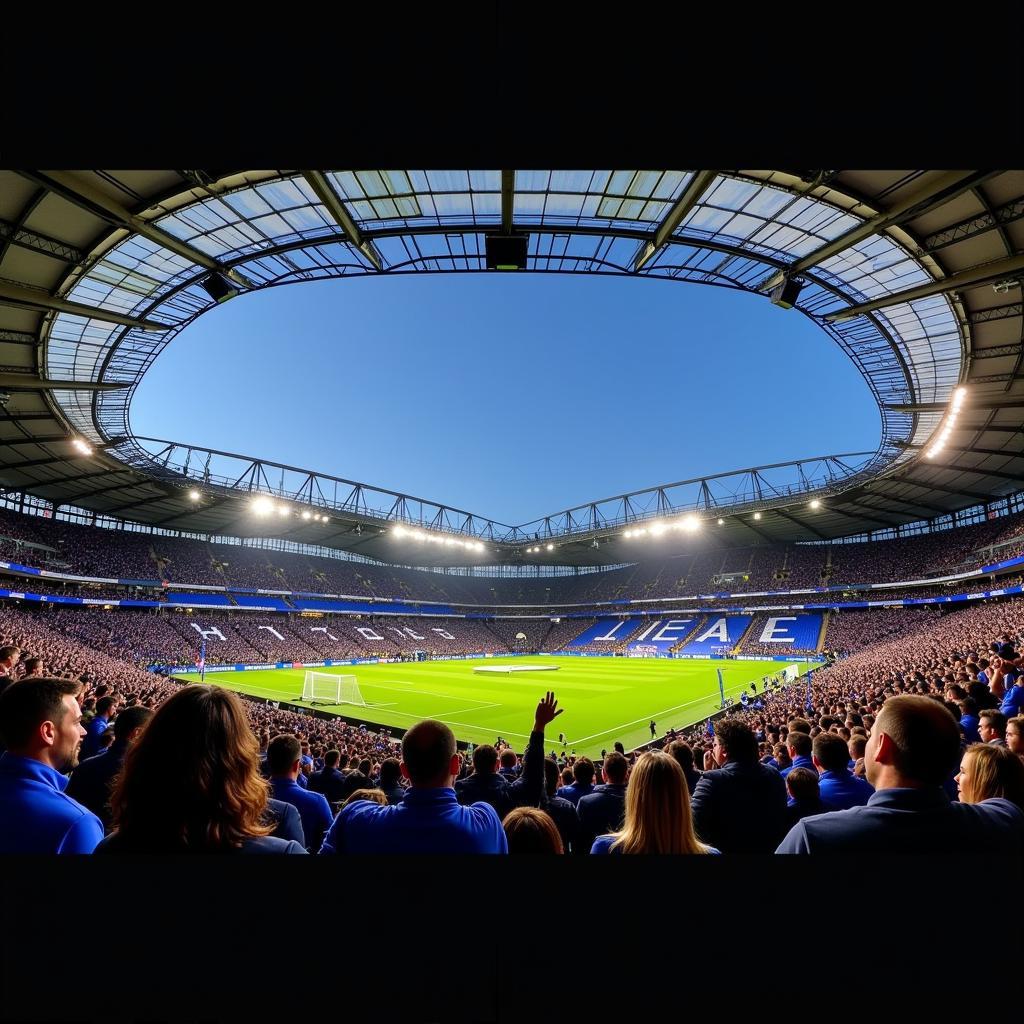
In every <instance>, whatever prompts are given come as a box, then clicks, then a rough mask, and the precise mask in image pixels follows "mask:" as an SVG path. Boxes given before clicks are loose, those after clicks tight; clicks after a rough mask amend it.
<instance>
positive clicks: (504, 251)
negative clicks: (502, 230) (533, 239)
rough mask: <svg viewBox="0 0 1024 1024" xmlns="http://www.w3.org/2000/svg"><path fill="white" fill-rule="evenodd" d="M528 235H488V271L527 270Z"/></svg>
mask: <svg viewBox="0 0 1024 1024" xmlns="http://www.w3.org/2000/svg"><path fill="white" fill-rule="evenodd" d="M528 243H529V237H528V236H527V235H487V269H488V270H525V269H526V249H527V244H528Z"/></svg>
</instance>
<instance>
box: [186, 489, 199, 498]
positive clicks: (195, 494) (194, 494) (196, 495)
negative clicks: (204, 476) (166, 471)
mask: <svg viewBox="0 0 1024 1024" xmlns="http://www.w3.org/2000/svg"><path fill="white" fill-rule="evenodd" d="M188 496H189V497H190V498H191V499H192V500H193V501H198V500H199V492H198V491H197V490H196V489H195V488H194V487H193V488H192V490H191V491H189V492H188Z"/></svg>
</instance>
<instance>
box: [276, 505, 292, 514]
mask: <svg viewBox="0 0 1024 1024" xmlns="http://www.w3.org/2000/svg"><path fill="white" fill-rule="evenodd" d="M277 514H278V515H279V516H290V515H291V514H292V511H291V509H290V508H289V507H288V506H287V505H278V506H277Z"/></svg>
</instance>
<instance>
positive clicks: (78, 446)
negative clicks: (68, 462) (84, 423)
mask: <svg viewBox="0 0 1024 1024" xmlns="http://www.w3.org/2000/svg"><path fill="white" fill-rule="evenodd" d="M71 445H72V447H73V448H74V449H75V451H76V452H78V454H79V455H92V448H91V447H90V445H89V443H88V442H87V441H83V440H82V439H81V438H80V437H76V438H75V439H74V440H73V441H72V442H71Z"/></svg>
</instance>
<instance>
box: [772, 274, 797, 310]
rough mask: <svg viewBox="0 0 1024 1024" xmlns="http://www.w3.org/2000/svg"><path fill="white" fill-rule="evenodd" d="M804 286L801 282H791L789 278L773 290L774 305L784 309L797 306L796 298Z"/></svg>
mask: <svg viewBox="0 0 1024 1024" xmlns="http://www.w3.org/2000/svg"><path fill="white" fill-rule="evenodd" d="M801 288H803V284H801V282H799V281H790V280H789V279H788V278H787V279H786V280H785V281H783V282H782V284H780V285H777V286H776V287H775V288H773V289H772V295H771V299H772V305H773V306H781V307H782V308H783V309H792V308H793V307H794V306H795V305H796V297H797V296H798V295H799V294H800V289H801Z"/></svg>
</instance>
